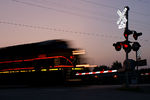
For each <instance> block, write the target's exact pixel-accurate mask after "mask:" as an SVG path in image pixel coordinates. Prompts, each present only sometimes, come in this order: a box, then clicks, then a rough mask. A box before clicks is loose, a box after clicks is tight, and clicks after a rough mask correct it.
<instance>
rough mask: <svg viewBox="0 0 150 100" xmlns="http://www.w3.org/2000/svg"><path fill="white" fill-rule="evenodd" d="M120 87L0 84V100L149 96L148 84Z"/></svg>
mask: <svg viewBox="0 0 150 100" xmlns="http://www.w3.org/2000/svg"><path fill="white" fill-rule="evenodd" d="M121 87H122V86H121V85H86V86H79V85H78V86H54V87H53V86H51V87H28V86H1V87H0V100H144V99H149V98H150V85H149V84H144V85H138V89H128V90H126V89H122V88H121ZM131 87H137V86H131Z"/></svg>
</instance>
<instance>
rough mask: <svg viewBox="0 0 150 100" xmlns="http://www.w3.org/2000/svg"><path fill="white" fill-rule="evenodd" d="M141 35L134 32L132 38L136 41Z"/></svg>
mask: <svg viewBox="0 0 150 100" xmlns="http://www.w3.org/2000/svg"><path fill="white" fill-rule="evenodd" d="M141 35H142V33H137V32H136V31H134V33H133V38H134V39H135V40H137V39H138V37H139V36H141Z"/></svg>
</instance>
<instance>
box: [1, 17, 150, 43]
mask: <svg viewBox="0 0 150 100" xmlns="http://www.w3.org/2000/svg"><path fill="white" fill-rule="evenodd" d="M0 24H8V25H14V26H19V27H27V28H33V29H44V30H50V31H57V32H65V33H73V34H79V35H87V36H93V37H103V38H115V39H116V38H117V39H122V37H119V36H114V35H113V36H112V35H106V34H98V33H89V32H80V31H72V30H65V29H58V28H51V27H43V26H34V25H27V24H21V23H14V22H8V21H2V20H0ZM141 41H144V42H149V41H148V40H142V39H141Z"/></svg>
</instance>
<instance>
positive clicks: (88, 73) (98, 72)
mask: <svg viewBox="0 0 150 100" xmlns="http://www.w3.org/2000/svg"><path fill="white" fill-rule="evenodd" d="M113 72H117V70H107V71H97V72H87V73H76V74H75V75H92V74H102V73H113Z"/></svg>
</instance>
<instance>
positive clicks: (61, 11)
mask: <svg viewBox="0 0 150 100" xmlns="http://www.w3.org/2000/svg"><path fill="white" fill-rule="evenodd" d="M12 1H14V2H17V3H21V4H25V5H29V6H34V7H38V8H43V9H49V10H52V11H55V12H60V13H65V14H70V15H75V16H78V17H84V18H88V19H93V20H101V19H100V18H99V17H96V16H90V15H84V14H78V13H75V12H70V11H66V10H63V9H56V8H53V7H47V6H43V5H41V4H35V3H31V2H24V1H20V0H12ZM100 17H103V16H100ZM104 20H105V21H107V22H112V20H109V19H106V17H103V20H101V21H104Z"/></svg>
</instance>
